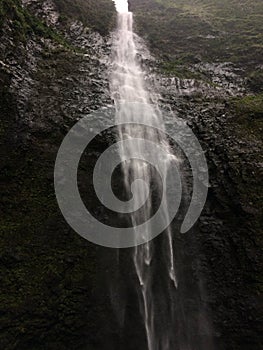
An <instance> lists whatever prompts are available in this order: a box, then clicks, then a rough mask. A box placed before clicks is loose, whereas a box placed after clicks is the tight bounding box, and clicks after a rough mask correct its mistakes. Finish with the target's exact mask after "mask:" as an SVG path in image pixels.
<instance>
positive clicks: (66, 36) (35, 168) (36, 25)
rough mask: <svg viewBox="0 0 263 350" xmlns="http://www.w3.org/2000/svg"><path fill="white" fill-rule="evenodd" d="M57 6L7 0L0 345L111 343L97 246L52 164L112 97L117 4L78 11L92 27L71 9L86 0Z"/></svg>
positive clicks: (1, 86) (2, 62) (3, 10)
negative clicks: (69, 137) (84, 234)
mask: <svg viewBox="0 0 263 350" xmlns="http://www.w3.org/2000/svg"><path fill="white" fill-rule="evenodd" d="M79 3H81V1H80V2H79ZM92 3H94V1H93V2H92V1H91V2H89V1H87V2H85V6H86V7H87V5H88V4H90V5H92ZM100 4H101V6H102V8H103V9H104V11H105V12H104V13H103V16H102V17H101V13H100V11H98V7H99V5H100ZM59 5H60V6H59V7H58V6H57V4H56V3H55V2H53V1H49V0H48V1H23V4H22V3H21V2H20V1H18V0H4V1H2V2H1V7H0V16H1V22H0V23H1V27H0V31H1V41H0V66H1V70H0V80H1V83H0V94H1V97H0V101H1V109H0V114H1V150H2V162H1V184H2V186H3V193H2V204H1V214H2V215H1V243H0V246H1V253H0V260H1V292H0V300H1V306H0V308H1V312H0V314H1V316H0V324H1V336H0V347H1V348H2V349H81V348H84V349H87V348H88V349H92V348H93V346H94V347H95V348H100V349H103V346H104V345H103V344H104V341H105V339H102V338H103V334H104V331H103V330H102V331H101V330H100V327H101V324H104V325H105V324H106V323H105V322H103V321H101V319H103V317H104V314H103V311H101V310H100V300H99V298H98V296H97V295H96V285H97V284H99V285H101V282H98V281H97V278H98V277H97V276H99V273H100V272H99V271H98V270H99V267H98V266H99V265H98V264H97V263H96V259H97V256H98V250H99V248H98V249H97V248H96V247H95V246H93V245H91V244H89V243H88V242H87V241H85V240H84V239H81V238H80V237H79V236H78V235H77V234H76V233H74V232H72V231H71V230H70V229H69V227H68V226H67V224H66V223H65V222H64V220H63V218H62V216H61V214H60V212H59V209H58V207H57V203H56V199H55V194H54V188H53V168H54V162H55V158H56V153H57V150H58V147H59V145H60V143H61V142H62V140H63V138H64V136H65V135H66V133H67V130H68V129H69V128H70V127H71V126H72V125H73V124H74V123H75V122H76V120H77V119H78V118H81V117H82V116H84V115H86V114H88V113H89V112H90V111H92V110H95V109H97V108H99V107H100V106H102V105H105V104H107V103H108V102H109V101H110V98H109V93H108V79H107V69H106V66H107V60H108V56H109V52H110V47H109V44H108V43H107V42H108V35H107V34H106V33H108V32H109V29H110V28H111V26H112V23H114V18H115V9H114V7H113V4H112V3H111V1H100V0H99V1H96V7H94V8H92V11H93V12H92V11H91V8H86V7H83V8H80V10H81V16H83V17H86V16H85V13H87V22H86V25H84V24H83V23H82V22H81V21H80V19H81V16H80V17H78V16H77V15H75V13H74V12H73V13H70V11H71V9H73V10H74V11H75V9H76V7H77V5H78V2H74V5H72V6H71V4H70V8H66V6H69V3H68V2H67V1H65V2H64V1H59ZM79 6H81V5H79ZM60 7H61V8H60ZM85 11H86V12H85ZM96 16H97V17H98V19H97V20H98V22H96ZM90 17H92V22H91V23H88V18H90ZM106 17H107V18H108V21H107V20H106V19H105V18H106ZM101 21H103V26H102V24H101V23H102V22H101ZM98 26H99V27H101V28H103V30H102V31H101V33H102V34H103V35H102V34H100V33H99V32H98V31H96V27H98ZM93 28H95V29H93ZM92 305H93V306H92ZM104 309H105V307H104ZM112 326H114V322H113V324H112ZM105 328H107V325H106V326H105ZM101 337H102V338H101ZM96 342H97V345H96V346H95V345H94V344H96ZM106 342H107V341H106ZM101 343H102V344H101Z"/></svg>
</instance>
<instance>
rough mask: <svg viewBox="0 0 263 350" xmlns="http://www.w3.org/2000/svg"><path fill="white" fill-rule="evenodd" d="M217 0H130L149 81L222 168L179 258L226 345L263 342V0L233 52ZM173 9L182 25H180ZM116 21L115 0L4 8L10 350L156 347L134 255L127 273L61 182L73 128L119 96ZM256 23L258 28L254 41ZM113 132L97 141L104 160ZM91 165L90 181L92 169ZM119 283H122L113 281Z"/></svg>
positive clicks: (1, 68) (244, 349)
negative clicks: (114, 75) (85, 228)
mask: <svg viewBox="0 0 263 350" xmlns="http://www.w3.org/2000/svg"><path fill="white" fill-rule="evenodd" d="M207 2H208V1H203V2H202V1H201V0H200V1H198V2H197V3H196V5H193V4H192V2H191V3H190V1H189V4H188V2H184V6H183V7H181V8H179V9H178V6H179V7H180V6H181V2H180V1H174V2H173V1H167V2H166V4H165V5H164V1H154V0H140V1H137V0H130V6H131V9H132V10H133V11H134V12H135V19H136V21H137V28H138V32H139V33H141V34H142V35H143V36H144V38H145V40H146V42H147V43H149V45H150V47H151V49H152V52H153V53H154V55H155V58H153V57H152V56H151V55H149V53H146V52H143V51H142V52H141V53H140V54H141V60H142V64H143V65H144V66H145V67H146V68H147V69H148V71H149V74H148V83H149V85H151V86H153V87H154V88H155V89H156V90H157V91H158V92H159V94H160V102H161V105H162V107H163V108H164V109H165V110H167V111H169V110H172V111H175V112H176V113H177V115H178V116H179V117H180V118H183V119H185V120H187V123H188V124H189V125H190V126H191V127H192V128H193V130H194V132H195V133H196V135H197V137H198V139H199V140H200V142H201V144H202V146H203V148H204V150H205V151H206V156H207V159H208V163H209V170H210V185H211V187H210V189H209V197H208V201H207V204H206V207H205V210H204V212H203V214H202V216H201V218H200V220H199V223H198V225H197V227H196V228H195V231H194V234H193V233H189V234H187V235H184V236H183V237H180V236H179V237H177V236H176V237H175V244H177V246H178V248H177V249H178V253H179V252H180V251H183V252H184V253H183V254H182V255H183V256H182V257H180V259H181V260H180V261H181V263H182V267H181V268H180V269H181V270H180V271H182V273H183V272H184V273H185V275H186V276H189V283H188V284H186V285H184V287H183V289H184V290H185V291H186V293H187V291H189V290H191V288H192V287H194V288H196V287H197V286H198V288H199V290H200V291H202V293H201V294H200V295H201V297H200V300H198V307H197V305H196V302H197V300H196V295H195V294H194V293H192V294H191V293H189V298H186V299H185V300H184V303H185V305H189V310H190V311H189V313H190V314H191V315H194V317H197V315H198V312H199V311H200V309H198V308H199V307H200V305H201V309H202V305H207V310H203V311H206V312H208V313H209V314H210V316H211V318H212V319H213V325H214V327H213V333H214V337H215V343H216V348H218V349H220V350H221V349H222V350H239V349H240V350H261V348H262V339H260V323H259V320H260V314H261V310H260V303H259V301H258V300H259V299H258V296H259V295H260V294H261V292H262V277H260V274H261V272H262V265H261V261H260V247H261V246H262V236H261V233H262V231H261V230H262V216H261V214H262V212H261V209H262V196H261V193H262V187H261V179H262V173H261V170H262V157H261V148H262V136H261V135H262V110H263V103H262V62H261V61H260V58H261V54H262V38H261V36H260V28H261V27H260V26H261V23H262V22H261V21H260V20H259V19H260V16H261V15H262V4H261V5H260V2H258V1H255V2H253V4H254V6H251V7H250V11H251V14H250V17H249V18H248V19H247V21H248V22H247V24H244V23H243V27H242V28H238V27H236V28H237V29H236V30H235V33H234V34H235V35H234V37H233V42H230V43H229V44H227V45H229V49H228V50H224V48H225V46H226V44H225V40H230V39H228V35H227V34H226V35H225V34H224V33H223V29H222V26H223V25H224V21H225V18H224V21H223V19H222V14H221V12H218V11H219V10H217V7H213V6H214V3H215V2H213V1H210V2H209V6H212V8H213V9H214V10H213V11H210V12H209V13H210V16H212V15H214V16H215V17H214V18H211V17H209V19H207V18H206V17H203V16H204V15H205V14H206V13H204V10H203V9H204V5H207ZM175 4H177V5H178V6H176V7H174V5H175ZM168 5H169V6H170V8H169V7H168V8H167V6H168ZM185 6H186V7H187V6H188V7H187V8H185ZM195 6H196V7H195ZM234 6H239V5H237V2H236V1H233V8H235V7H234ZM243 6H245V5H243ZM171 8H172V10H171ZM146 11H147V13H148V14H147V15H146ZM220 11H221V10H220ZM244 11H246V8H245V9H244ZM193 12H194V13H193ZM189 13H190V14H189ZM238 13H239V12H238ZM255 13H256V14H257V15H255ZM142 14H143V15H142ZM219 14H220V15H219ZM179 15H180V16H179ZM173 16H175V17H173ZM177 16H179V17H177ZM237 17H238V16H237ZM173 18H177V19H178V18H180V21H174V22H173V23H176V26H175V27H170V24H171V22H169V20H168V19H171V21H172V19H173ZM215 18H216V19H217V21H216V22H215V21H214V20H215ZM231 18H232V17H231V16H230V17H229V18H228V24H229V26H230V28H231ZM211 21H212V23H215V25H213V26H212V25H211ZM249 21H250V22H249ZM221 22H222V23H221ZM232 22H233V23H234V24H235V25H236V24H237V23H240V21H238V20H237V19H235V20H232ZM114 23H115V10H114V7H113V4H112V2H111V1H110V0H96V1H95V0H94V1H91V0H89V1H82V0H78V1H74V4H73V3H72V2H70V1H66V0H58V1H52V0H47V1H38V0H35V1H33V0H23V1H22V2H20V1H18V0H3V1H2V2H1V4H0V36H1V41H0V104H1V109H0V115H1V128H0V134H1V151H2V162H1V184H2V187H3V191H2V201H1V202H2V203H1V208H0V209H1V240H0V248H1V252H0V262H1V273H0V279H1V292H0V328H1V333H0V347H1V349H7V350H8V349H10V350H14V349H19V350H20V349H27V350H31V349H32V350H33V349H34V350H35V349H37V350H41V349H83V350H84V349H88V350H92V349H100V350H101V349H102V350H103V349H105V350H111V349H114V350H116V349H124V348H127V349H131V350H134V349H135V348H136V349H142V350H143V349H144V348H145V345H144V344H145V338H144V334H143V332H142V327H143V325H142V324H140V321H138V314H139V311H138V306H137V305H136V304H135V302H134V301H135V300H136V296H135V295H133V292H132V288H130V285H129V283H131V281H132V280H133V278H134V272H133V271H129V258H128V257H127V256H129V252H128V251H126V250H125V251H122V252H121V255H120V260H121V261H122V263H123V268H122V271H119V270H118V269H117V266H118V259H117V256H116V252H114V251H111V250H108V249H106V248H101V247H97V246H94V245H92V244H90V243H89V242H87V241H85V240H84V239H82V238H80V237H79V236H78V235H77V234H76V233H74V232H73V231H72V230H71V229H70V228H69V227H68V225H67V224H66V223H65V222H64V219H63V217H62V216H61V214H60V211H59V209H58V207H57V203H56V199H55V194H54V188H53V167H54V162H55V158H56V153H57V150H58V147H59V145H60V143H61V141H62V140H63V138H64V136H65V134H66V133H67V130H69V128H70V127H71V126H72V125H74V123H75V122H76V120H78V119H79V118H81V117H83V116H85V115H87V114H89V113H90V112H92V111H95V110H98V109H100V108H101V107H104V106H108V105H111V104H112V101H111V99H110V96H109V89H108V74H109V71H108V69H109V62H110V50H111V40H110V34H109V32H110V30H112V28H114ZM157 24H158V28H159V25H160V24H161V30H158V32H157V31H156V25H157ZM246 25H247V26H249V29H250V32H251V33H247V34H246V40H248V41H243V39H244V38H243V35H245V34H244V32H245V31H246V28H247V27H246ZM252 26H253V28H254V29H253V30H252ZM170 29H172V35H171V33H170ZM188 30H189V32H188ZM252 31H253V33H252ZM239 33H242V35H241V34H239ZM157 34H158V36H157V37H156V35H157ZM186 35H187V37H189V38H188V39H187V41H186V40H185V36H186ZM191 36H192V37H191ZM204 36H205V37H204ZM214 37H216V39H215V42H216V43H215V44H212V43H214ZM174 41H175V43H176V45H174ZM248 43H249V45H250V44H251V46H249V49H247V51H244V47H245V46H247V45H248ZM234 44H235V45H234ZM171 45H172V46H173V47H174V49H173V50H171V49H170V48H171ZM241 52H242V55H241V56H240V53H241ZM189 53H190V55H189ZM235 58H238V59H235ZM239 58H240V59H239ZM105 113H106V112H105ZM169 116H170V114H169V113H167V116H166V124H167V128H171V129H172V124H173V121H172V118H169ZM111 137H112V136H111V135H108V137H106V141H105V140H100V139H99V140H97V142H95V143H94V144H93V147H92V149H91V150H90V155H91V156H92V159H93V158H94V159H95V158H96V156H97V155H98V153H100V151H101V150H102V149H103V148H104V147H105V145H107V144H108V143H110V142H111ZM81 171H83V176H84V173H85V171H87V172H90V171H91V169H89V168H88V169H86V168H85V166H84V167H83V169H81ZM81 184H83V182H81ZM83 186H84V188H83V191H85V184H84V185H83ZM89 200H92V199H87V201H89ZM99 210H100V209H99V208H98V211H99ZM100 215H103V211H102V214H100ZM113 220H114V219H113ZM157 240H158V241H157V243H156V244H157V245H158V243H159V242H160V244H161V237H159V238H158V239H157ZM127 271H128V272H127ZM125 272H126V273H128V275H129V279H128V282H127V280H126V278H125ZM114 280H116V281H119V283H120V288H119V289H120V291H119V290H118V291H114V289H111V288H110V287H109V286H110V285H111V284H110V281H114ZM120 295H121V296H122V295H123V298H120ZM124 296H125V297H124ZM202 298H203V299H202ZM122 303H123V305H122ZM125 303H126V305H125ZM120 304H121V307H123V308H124V309H125V310H126V315H127V316H126V322H128V320H129V324H128V325H127V324H125V323H124V326H123V329H122V330H121V329H120V325H119V323H118V319H117V317H116V314H115V313H114V312H113V311H112V306H111V305H113V306H114V305H120ZM193 310H194V312H193ZM119 321H121V320H119ZM195 321H196V320H194V321H193V322H195ZM200 323H202V319H201V321H200ZM204 328H205V327H204ZM208 350H209V349H208Z"/></svg>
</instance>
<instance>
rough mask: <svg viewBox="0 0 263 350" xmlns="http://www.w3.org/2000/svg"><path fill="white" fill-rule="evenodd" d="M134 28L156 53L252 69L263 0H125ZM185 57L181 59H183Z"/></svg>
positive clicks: (261, 38)
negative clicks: (226, 63) (131, 14)
mask: <svg viewBox="0 0 263 350" xmlns="http://www.w3.org/2000/svg"><path fill="white" fill-rule="evenodd" d="M130 4H131V9H132V10H133V11H134V12H135V18H136V23H137V29H138V30H139V32H140V34H141V35H144V36H145V37H146V38H147V39H148V41H149V43H150V45H151V46H152V49H153V50H155V52H157V53H162V52H166V53H167V54H169V55H170V56H172V57H176V58H177V59H178V58H182V59H184V60H185V59H187V60H188V59H189V58H190V57H192V63H194V61H195V60H196V58H198V59H200V60H202V61H210V62H211V61H213V62H214V61H232V62H235V63H237V64H242V65H243V66H248V67H250V68H251V67H252V68H254V67H255V62H258V63H260V62H261V57H262V46H263V3H262V1H261V0H255V1H253V2H252V1H249V2H247V1H236V0H232V1H228V0H222V1H217V0H196V1H191V0H168V1H167V0H130ZM187 60H186V63H187Z"/></svg>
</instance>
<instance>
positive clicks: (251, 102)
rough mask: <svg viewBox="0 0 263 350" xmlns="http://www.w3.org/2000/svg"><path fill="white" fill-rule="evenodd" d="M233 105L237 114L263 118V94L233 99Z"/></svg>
mask: <svg viewBox="0 0 263 350" xmlns="http://www.w3.org/2000/svg"><path fill="white" fill-rule="evenodd" d="M233 106H234V107H235V109H236V111H237V113H238V114H239V115H242V116H246V117H254V118H263V94H259V95H251V96H245V97H243V98H238V99H234V100H233Z"/></svg>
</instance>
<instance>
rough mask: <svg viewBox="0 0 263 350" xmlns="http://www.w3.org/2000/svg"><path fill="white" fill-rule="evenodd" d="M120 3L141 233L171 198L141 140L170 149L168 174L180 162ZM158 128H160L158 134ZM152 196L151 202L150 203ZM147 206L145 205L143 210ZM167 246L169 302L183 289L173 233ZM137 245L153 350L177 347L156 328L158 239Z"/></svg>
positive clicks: (118, 92) (127, 179) (130, 181)
mask: <svg viewBox="0 0 263 350" xmlns="http://www.w3.org/2000/svg"><path fill="white" fill-rule="evenodd" d="M115 4H116V8H117V11H118V25H117V30H116V33H115V36H114V43H113V46H114V49H113V72H112V79H111V93H112V98H113V100H114V102H115V106H116V123H118V124H120V123H122V125H121V126H119V139H120V140H121V141H122V140H127V139H128V140H132V141H133V142H132V143H131V144H121V146H120V148H119V154H120V158H121V160H124V159H130V161H127V160H126V161H123V162H122V172H123V177H124V183H125V187H126V193H127V197H128V199H130V197H132V199H133V201H132V203H133V204H132V206H133V208H132V209H133V210H132V213H131V215H130V221H131V226H132V227H134V232H136V230H137V226H138V225H140V223H142V222H147V219H149V217H150V216H151V215H152V213H153V211H154V206H155V204H154V203H155V200H157V201H158V198H159V199H160V197H161V196H164V198H165V196H166V193H165V191H166V188H165V184H162V183H160V180H159V178H158V176H157V174H156V172H155V171H154V169H152V167H151V166H149V164H145V163H143V162H141V161H140V159H143V158H144V157H143V156H144V154H145V153H147V152H149V151H150V150H149V149H148V146H147V145H145V146H143V145H142V144H141V142H140V141H139V139H147V140H151V141H153V142H154V143H157V144H160V145H162V147H165V148H166V149H167V157H166V158H165V159H161V160H159V161H160V162H161V166H162V168H164V169H167V171H168V169H169V164H170V162H172V161H176V158H175V157H174V156H173V154H172V152H171V150H170V146H169V143H168V140H167V139H166V137H165V134H164V133H161V132H160V131H158V130H160V129H161V130H164V123H163V119H162V114H161V112H160V110H159V108H158V105H157V104H156V103H154V100H155V98H154V97H153V94H151V93H150V92H149V91H148V89H147V88H146V86H145V79H144V77H145V75H144V72H143V69H142V67H141V64H140V62H139V58H138V50H139V49H138V45H137V43H136V40H135V37H136V36H135V34H134V33H133V14H132V13H131V12H129V11H128V2H127V1H126V0H123V1H122V0H119V1H118V0H115ZM131 122H132V123H138V125H134V124H130V125H129V124H127V123H131ZM125 123H126V124H125ZM123 124H124V125H123ZM143 124H146V125H148V126H149V125H150V126H152V127H153V128H149V127H145V126H143ZM155 128H158V130H157V129H155ZM138 155H139V156H138ZM140 155H141V157H140ZM138 158H139V159H138ZM137 179H141V180H143V182H144V184H146V185H147V186H139V185H138V186H135V182H136V180H137ZM137 184H138V183H137ZM152 188H154V189H155V190H154V191H155V196H154V195H153V192H152V190H151V189H152ZM131 192H132V194H131ZM146 198H147V200H146V201H145V199H146ZM143 203H144V205H143V206H142V204H143ZM166 215H167V210H166V211H165V210H164V213H163V219H164V220H166ZM151 229H152V227H151V224H148V225H146V229H145V232H144V233H143V234H144V235H145V238H146V239H147V237H148V236H149V233H150V231H151ZM165 244H166V247H167V248H166V254H167V257H166V265H167V270H166V273H167V280H168V281H169V282H167V284H166V285H164V286H163V288H164V289H165V288H166V289H167V290H165V291H164V292H163V293H164V295H165V296H166V298H165V299H167V302H168V300H169V295H168V294H169V288H174V289H176V287H177V279H176V273H175V266H174V250H173V242H172V235H171V230H170V229H167V232H166V239H165ZM134 246H135V248H133V249H134V250H133V262H134V267H135V271H136V274H137V278H138V289H139V298H140V310H141V314H142V317H143V320H144V325H145V331H146V338H147V344H148V350H157V349H162V350H166V349H167V350H168V349H171V347H170V346H171V345H169V344H170V340H169V334H168V333H169V332H168V331H167V332H166V331H163V332H160V331H158V329H157V326H156V324H157V323H156V317H157V316H158V315H157V314H158V311H157V310H156V305H155V304H156V303H155V300H154V299H155V297H154V292H153V273H154V269H153V267H152V265H153V260H154V258H155V256H154V250H155V249H154V244H153V242H152V241H148V243H145V244H143V245H137V244H136V242H135V244H134ZM170 299H171V298H170ZM171 309H172V307H171V305H168V306H167V312H166V316H165V317H166V318H169V317H171V318H172V313H173V311H172V310H171ZM160 319H161V316H160ZM165 322H166V323H167V324H170V325H171V324H172V321H171V320H169V319H166V320H165Z"/></svg>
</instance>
